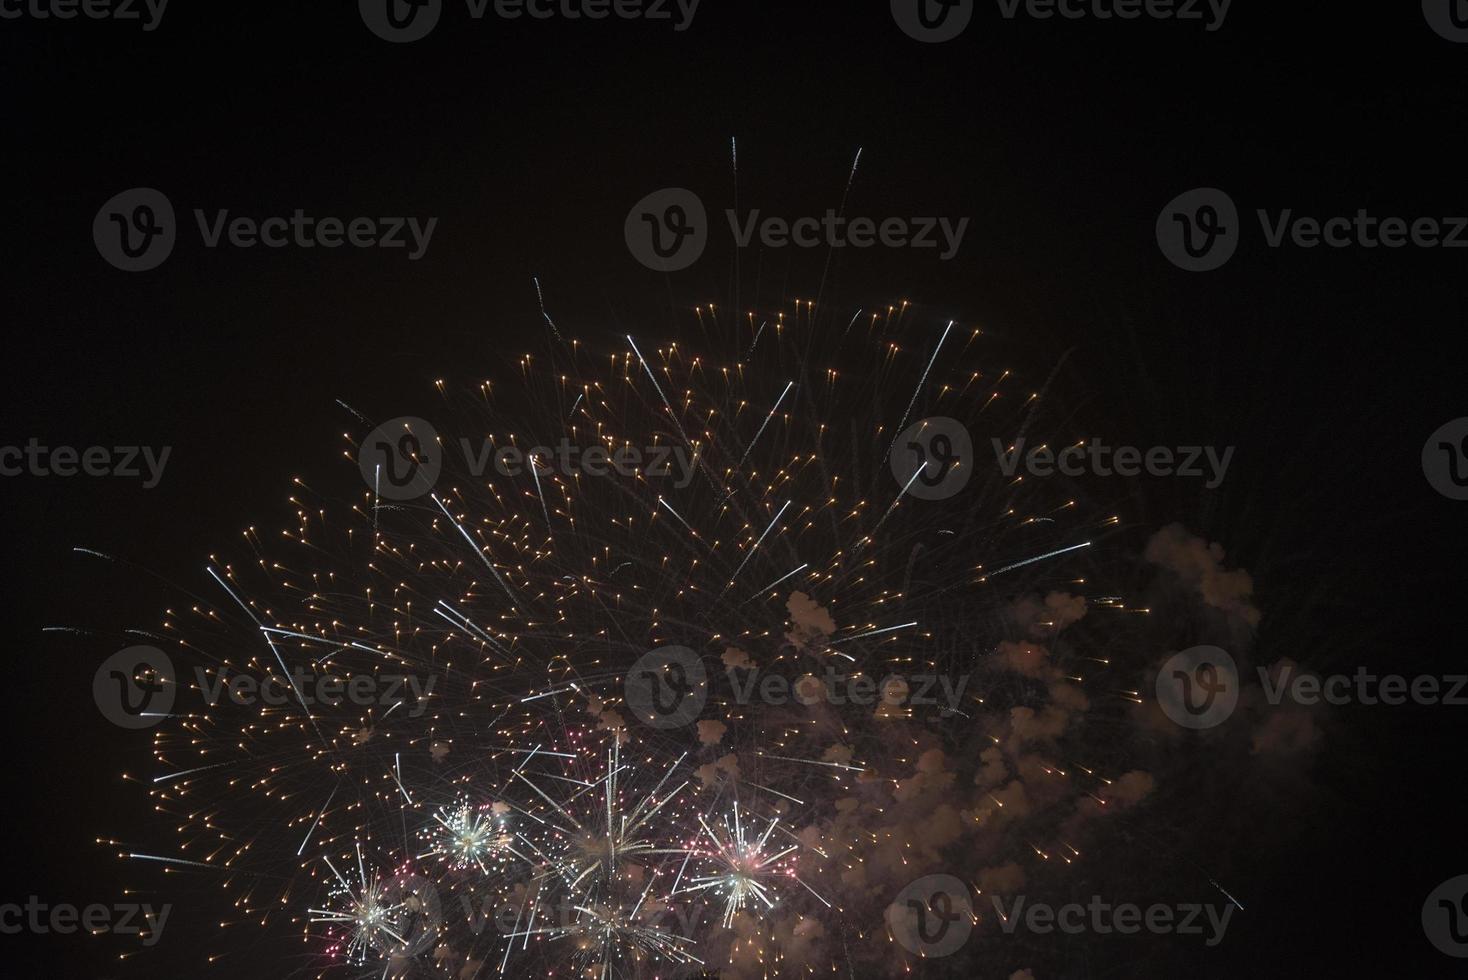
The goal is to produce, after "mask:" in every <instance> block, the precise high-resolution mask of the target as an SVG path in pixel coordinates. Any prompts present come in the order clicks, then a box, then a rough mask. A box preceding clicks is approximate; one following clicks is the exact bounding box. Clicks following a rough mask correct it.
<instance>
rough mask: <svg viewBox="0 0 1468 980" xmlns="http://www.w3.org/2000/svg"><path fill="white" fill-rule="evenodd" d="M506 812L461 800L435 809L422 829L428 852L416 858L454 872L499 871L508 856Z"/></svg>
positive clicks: (496, 805) (505, 810)
mask: <svg viewBox="0 0 1468 980" xmlns="http://www.w3.org/2000/svg"><path fill="white" fill-rule="evenodd" d="M508 812H509V808H508V807H506V806H505V805H504V804H502V803H498V804H495V803H490V804H484V805H482V806H474V805H473V804H471V803H470V802H469V801H468V799H467V798H464V797H460V798H459V799H458V800H456V801H455V802H453V803H451V804H446V805H444V806H441V807H439V808H438V809H437V810H436V811H435V812H434V814H433V823H432V824H430V825H429V826H427V827H425V828H424V830H423V837H424V838H426V841H427V846H428V850H427V851H426V852H425V853H423V854H421V855H419V857H424V858H426V857H433V858H437V859H438V860H439V861H441V862H443V863H444V864H445V865H447V866H448V867H450V868H453V869H455V870H465V869H468V868H478V869H479V871H480V872H481V873H482V874H489V873H490V872H491V870H494V869H498V868H502V867H503V866H504V863H505V861H506V860H507V859H508V858H509V857H510V855H511V854H512V849H511V846H510V845H511V837H510V833H509V829H508V821H507V820H506V816H505V815H506V814H507V813H508Z"/></svg>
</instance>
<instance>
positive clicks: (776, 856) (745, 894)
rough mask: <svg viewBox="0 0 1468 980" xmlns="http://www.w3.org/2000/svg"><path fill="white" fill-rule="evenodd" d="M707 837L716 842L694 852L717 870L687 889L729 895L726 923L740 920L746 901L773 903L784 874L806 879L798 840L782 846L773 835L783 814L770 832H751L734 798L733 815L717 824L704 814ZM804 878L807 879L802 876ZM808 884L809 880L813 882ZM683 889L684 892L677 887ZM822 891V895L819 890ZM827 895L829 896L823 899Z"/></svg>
mask: <svg viewBox="0 0 1468 980" xmlns="http://www.w3.org/2000/svg"><path fill="white" fill-rule="evenodd" d="M698 822H699V826H700V827H701V828H702V830H703V834H704V837H706V838H707V839H708V840H709V841H711V842H712V847H711V848H710V847H706V848H704V849H700V850H697V851H695V852H694V853H695V854H696V855H697V856H698V857H699V858H700V859H702V860H705V861H707V862H709V863H711V864H713V865H714V866H715V867H716V869H717V870H715V871H714V872H713V873H711V874H707V875H698V876H694V877H691V878H690V879H689V883H688V885H687V886H686V887H685V888H683V889H682V891H684V892H690V893H692V892H699V891H704V890H709V891H712V892H713V893H715V894H717V895H718V896H720V897H721V898H723V900H724V914H723V918H722V920H721V921H722V922H723V926H724V928H725V929H727V928H729V927H730V926H731V925H733V923H734V915H735V914H736V913H738V912H741V911H743V910H744V908H745V906H746V905H750V906H757V907H758V908H760V909H773V908H774V907H775V904H776V903H775V899H773V898H771V897H770V896H771V892H772V891H774V890H775V888H776V885H777V883H778V882H779V881H780V880H781V879H786V880H795V881H799V880H800V879H799V878H798V877H797V876H796V874H795V863H794V861H793V860H787V859H788V858H790V857H791V855H793V854H794V853H795V852H796V851H798V850H799V849H800V845H799V844H798V843H794V844H787V845H786V846H784V847H779V846H778V845H779V843H782V842H777V843H776V845H775V846H771V844H770V835H771V834H773V833H774V832H775V829H776V828H777V827H779V825H780V818H779V817H774V818H772V819H770V820H769V821H768V822H767V823H766V825H765V829H764V833H762V834H760V835H759V836H758V837H754V836H751V834H750V830H751V828H750V827H749V824H748V822H747V821H745V820H744V819H743V818H742V817H741V815H740V810H739V801H738V800H735V801H734V810H733V813H732V815H731V816H726V817H725V818H724V820H723V822H722V825H721V826H719V827H718V828H717V829H715V828H714V827H711V826H710V825H709V822H708V820H706V819H705V818H703V817H699V819H698ZM801 884H804V882H801ZM807 887H808V886H807ZM674 894H678V892H676V891H675V892H674ZM818 897H819V896H818ZM822 901H825V900H824V899H822Z"/></svg>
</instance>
